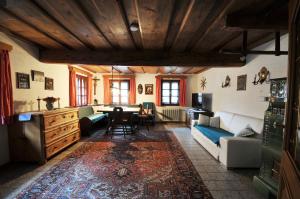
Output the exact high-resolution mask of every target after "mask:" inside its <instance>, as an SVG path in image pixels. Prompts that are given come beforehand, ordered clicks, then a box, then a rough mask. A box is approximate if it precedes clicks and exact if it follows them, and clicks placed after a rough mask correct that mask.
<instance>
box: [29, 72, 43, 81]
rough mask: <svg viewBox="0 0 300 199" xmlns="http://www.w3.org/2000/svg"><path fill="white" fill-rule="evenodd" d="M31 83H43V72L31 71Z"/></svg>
mask: <svg viewBox="0 0 300 199" xmlns="http://www.w3.org/2000/svg"><path fill="white" fill-rule="evenodd" d="M31 78H32V81H37V82H43V81H44V72H41V71H36V70H31Z"/></svg>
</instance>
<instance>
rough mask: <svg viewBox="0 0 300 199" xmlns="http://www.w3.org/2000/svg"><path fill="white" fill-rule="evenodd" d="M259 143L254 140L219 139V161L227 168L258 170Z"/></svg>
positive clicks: (242, 138) (259, 158)
mask: <svg viewBox="0 0 300 199" xmlns="http://www.w3.org/2000/svg"><path fill="white" fill-rule="evenodd" d="M261 143H262V141H261V140H260V139H256V138H247V137H221V138H220V156H219V160H220V162H222V163H223V164H224V165H225V166H226V167H228V168H259V167H260V162H261Z"/></svg>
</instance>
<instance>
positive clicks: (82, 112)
mask: <svg viewBox="0 0 300 199" xmlns="http://www.w3.org/2000/svg"><path fill="white" fill-rule="evenodd" d="M106 120H107V114H104V113H94V110H93V107H92V106H83V107H80V108H79V122H80V130H81V133H82V134H83V135H87V134H88V132H89V130H91V129H92V128H93V127H95V126H96V125H97V124H99V123H101V122H105V121H106Z"/></svg>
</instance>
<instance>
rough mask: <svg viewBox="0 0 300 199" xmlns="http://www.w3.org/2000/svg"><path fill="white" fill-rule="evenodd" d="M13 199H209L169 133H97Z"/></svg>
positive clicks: (189, 163) (198, 177) (192, 167)
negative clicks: (110, 134)
mask: <svg viewBox="0 0 300 199" xmlns="http://www.w3.org/2000/svg"><path fill="white" fill-rule="evenodd" d="M17 198H60V199H67V198H85V199H89V198H91V199H92V198H99V199H102V198H103V199H104V198H120V199H121V198H130V199H134V198H200V199H201V198H209V199H210V198H212V196H211V194H210V192H209V191H208V189H207V188H206V187H205V185H204V183H203V181H202V180H201V178H200V176H199V174H198V173H197V171H196V169H195V168H194V166H193V165H192V162H191V161H190V159H189V158H188V156H187V155H186V154H185V152H184V151H183V149H182V148H181V146H180V144H179V142H178V141H177V139H176V137H175V135H174V134H173V133H172V132H168V131H152V132H144V133H143V132H140V133H136V134H134V135H127V136H126V137H125V138H124V137H123V136H121V135H120V136H113V138H111V136H107V135H104V134H103V133H96V134H94V135H93V136H92V137H91V138H89V139H87V140H85V143H84V144H82V145H81V146H80V147H79V148H77V149H76V150H75V151H74V152H72V153H71V154H70V155H68V156H67V157H66V158H64V159H63V160H61V161H60V162H58V163H57V164H56V165H55V166H53V167H52V168H51V169H49V170H48V171H47V172H46V173H44V174H43V175H41V176H40V177H39V178H37V179H36V180H35V181H34V182H33V183H32V184H31V185H29V187H27V188H25V189H24V190H22V191H21V192H20V193H19V194H18V195H17Z"/></svg>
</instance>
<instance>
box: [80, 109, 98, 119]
mask: <svg viewBox="0 0 300 199" xmlns="http://www.w3.org/2000/svg"><path fill="white" fill-rule="evenodd" d="M93 114H94V110H93V108H92V106H83V107H80V108H79V109H78V115H79V119H81V118H84V117H88V116H90V115H93Z"/></svg>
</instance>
